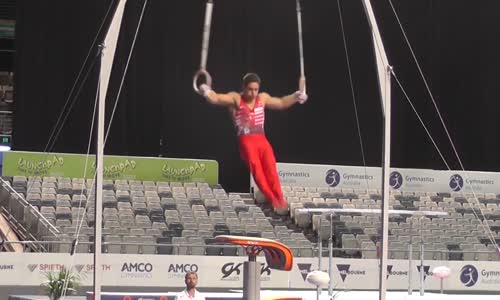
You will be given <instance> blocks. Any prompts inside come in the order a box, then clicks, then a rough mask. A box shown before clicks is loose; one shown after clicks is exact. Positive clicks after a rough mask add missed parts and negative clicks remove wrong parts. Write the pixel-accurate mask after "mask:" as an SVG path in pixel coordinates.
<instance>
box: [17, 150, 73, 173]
mask: <svg viewBox="0 0 500 300" xmlns="http://www.w3.org/2000/svg"><path fill="white" fill-rule="evenodd" d="M63 165H64V158H62V157H60V156H57V155H53V156H52V157H47V159H42V160H34V159H33V160H30V159H26V158H23V157H21V158H19V159H18V160H17V169H18V170H19V171H21V172H23V173H24V174H26V175H36V176H43V175H47V174H48V173H49V171H50V169H52V168H54V167H62V166H63Z"/></svg>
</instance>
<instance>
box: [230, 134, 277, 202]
mask: <svg viewBox="0 0 500 300" xmlns="http://www.w3.org/2000/svg"><path fill="white" fill-rule="evenodd" d="M239 140H240V155H241V158H242V159H243V160H244V161H246V163H247V165H248V168H249V169H250V172H251V173H252V175H253V179H254V180H255V183H257V186H258V187H259V189H260V191H261V192H262V193H263V194H264V196H266V198H267V199H268V200H269V201H270V202H271V204H272V206H273V207H275V208H281V207H286V201H285V199H284V197H283V192H282V191H281V184H280V180H279V177H278V173H277V172H276V158H275V157H274V152H273V149H272V147H271V145H270V144H269V142H268V141H267V138H266V136H265V135H264V134H261V133H256V134H246V135H240V137H239Z"/></svg>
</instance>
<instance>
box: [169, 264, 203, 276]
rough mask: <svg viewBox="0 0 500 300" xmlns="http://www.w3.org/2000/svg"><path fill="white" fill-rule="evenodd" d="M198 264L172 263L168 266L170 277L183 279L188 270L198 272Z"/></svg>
mask: <svg viewBox="0 0 500 300" xmlns="http://www.w3.org/2000/svg"><path fill="white" fill-rule="evenodd" d="M198 270H199V267H198V265H197V264H170V266H169V267H168V278H181V279H183V278H184V276H185V275H186V273H187V272H198Z"/></svg>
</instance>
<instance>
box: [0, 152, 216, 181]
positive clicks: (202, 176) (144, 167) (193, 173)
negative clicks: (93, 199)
mask: <svg viewBox="0 0 500 300" xmlns="http://www.w3.org/2000/svg"><path fill="white" fill-rule="evenodd" d="M85 166H87V168H86V171H85ZM94 173H95V155H91V156H88V157H87V156H85V155H82V154H63V153H41V152H21V151H9V152H5V153H4V154H3V170H2V175H3V176H42V177H43V176H55V177H71V178H92V177H93V176H94ZM104 178H105V179H134V180H152V181H170V182H174V181H175V182H207V183H209V184H216V183H218V180H219V164H218V163H217V161H215V160H201V159H175V158H154V157H134V156H111V155H105V156H104Z"/></svg>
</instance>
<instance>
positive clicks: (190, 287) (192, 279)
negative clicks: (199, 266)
mask: <svg viewBox="0 0 500 300" xmlns="http://www.w3.org/2000/svg"><path fill="white" fill-rule="evenodd" d="M184 282H185V283H186V289H185V290H184V291H182V292H181V293H180V294H179V295H178V296H177V300H205V297H204V296H203V295H202V294H201V293H200V292H198V291H197V290H196V285H197V284H198V274H196V272H187V273H186V276H184Z"/></svg>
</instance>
